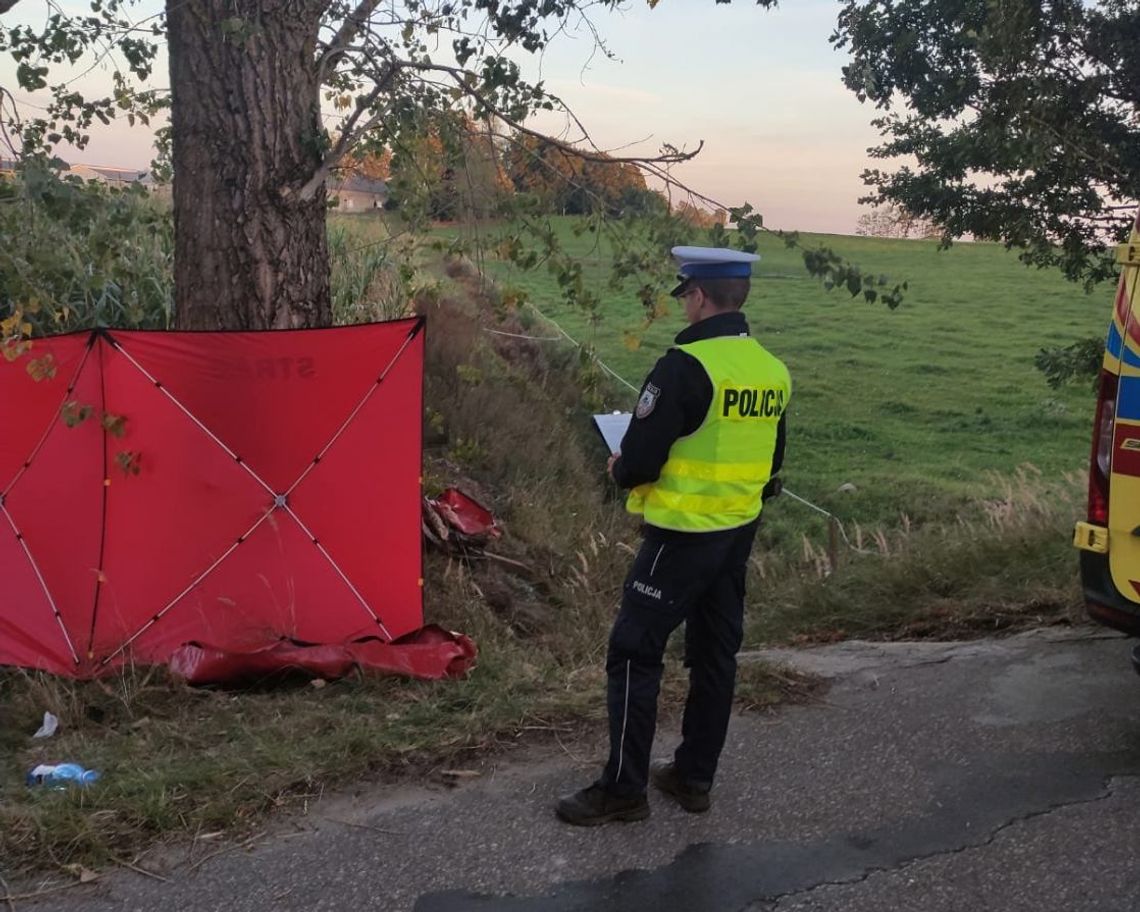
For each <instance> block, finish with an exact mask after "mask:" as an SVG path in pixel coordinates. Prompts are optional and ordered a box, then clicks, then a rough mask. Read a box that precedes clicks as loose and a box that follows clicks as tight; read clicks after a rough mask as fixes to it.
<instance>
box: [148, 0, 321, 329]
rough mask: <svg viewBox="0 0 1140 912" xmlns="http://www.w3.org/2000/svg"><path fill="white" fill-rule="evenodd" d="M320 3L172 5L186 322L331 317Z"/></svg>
mask: <svg viewBox="0 0 1140 912" xmlns="http://www.w3.org/2000/svg"><path fill="white" fill-rule="evenodd" d="M326 5H327V4H326V3H325V2H324V0H242V2H237V3H235V2H233V0H167V3H166V17H167V33H168V34H167V37H168V43H169V51H170V88H171V131H172V135H171V139H172V146H173V162H174V232H175V241H174V294H175V323H176V325H177V326H178V328H180V329H286V328H290V327H299V326H321V325H328V324H329V323H330V322H331V321H332V306H331V301H330V295H329V261H328V242H327V237H326V233H325V200H326V194H325V189H324V187H323V186H322V187H321V188H320V190H319V191H318V192H317V193H316V194H315V195H314V196H313V197H312V198H310V199H308V200H299V199H297V198H296V197H294V196H291V195H290V194H289V193H288V191H289V190H290V189H296V188H298V187H300V186H301V185H303V184H304V183H305V182H306V181H307V180H308V179H309V178H310V177H312V176H313V174H314V173H315V172H316V171H317V169H318V168H319V167H320V163H321V156H322V141H321V137H322V135H323V131H322V126H321V116H320V84H319V80H318V77H317V68H316V65H315V63H314V58H315V55H316V48H317V33H318V27H319V25H320V21H321V11H322V9H323V8H324V7H325V6H326Z"/></svg>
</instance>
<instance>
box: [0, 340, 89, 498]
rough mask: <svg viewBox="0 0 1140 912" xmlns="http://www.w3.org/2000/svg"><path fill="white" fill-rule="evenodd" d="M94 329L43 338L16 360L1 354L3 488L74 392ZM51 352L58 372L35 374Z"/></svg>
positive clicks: (0, 487)
mask: <svg viewBox="0 0 1140 912" xmlns="http://www.w3.org/2000/svg"><path fill="white" fill-rule="evenodd" d="M90 338H91V334H90V333H76V334H74V335H69V336H57V337H55V338H52V339H38V340H36V342H35V344H34V345H33V346H32V348H31V349H30V350H29V351H28V352H27V354H25V355H22V356H21V357H19V358H17V359H16V360H15V361H7V360H5V359H4V358H2V357H0V420H3V422H4V424H3V428H4V432H3V433H2V434H0V491H4V490H6V489H7V488H8V485H9V484H10V483H11V481H12V479H13V478H15V477H16V473H17V472H19V470H20V466H22V465H23V464H24V460H26V459H27V458H28V456H30V455H31V452H32V450H33V449H34V448H35V446H36V444H37V443H38V442H39V440H40V438H41V437H42V436H43V433H44V431H46V430H47V429H48V428H49V427H50V426H51V425H52V424H53V423H54V422H55V420H56V418H57V417H58V415H59V409H60V406H62V405H63V403H64V402H66V401H67V399H68V398H70V397H69V395H68V392H67V388H68V384H69V383H71V380H72V378H73V377H74V376H75V372H76V369H77V368H78V367H79V366H80V364H81V363H82V362H83V356H84V355H85V354H86V353H87V343H88V340H89V339H90ZM48 355H50V357H51V360H52V362H53V363H54V365H55V374H54V376H52V377H50V378H45V379H43V380H33V379H32V377H31V376H29V374H28V366H29V365H30V364H31V363H32V362H33V361H39V360H40V359H42V358H44V357H45V356H48Z"/></svg>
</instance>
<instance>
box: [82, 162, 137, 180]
mask: <svg viewBox="0 0 1140 912" xmlns="http://www.w3.org/2000/svg"><path fill="white" fill-rule="evenodd" d="M77 167H79V168H86V169H87V170H88V171H94V172H95V173H96V174H100V175H102V176H103V177H105V178H107V179H108V180H117V181H128V182H131V183H133V182H134V181H138V180H142V179H143V178H144V177H145V176H146V172H145V171H136V170H134V169H132V168H112V167H110V166H109V165H85V164H82V163H81V162H76V164H74V165H72V169H73V170H74V169H75V168H77Z"/></svg>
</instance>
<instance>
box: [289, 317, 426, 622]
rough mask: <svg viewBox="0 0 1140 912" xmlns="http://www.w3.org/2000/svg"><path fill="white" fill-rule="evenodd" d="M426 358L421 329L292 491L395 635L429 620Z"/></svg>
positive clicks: (298, 509)
mask: <svg viewBox="0 0 1140 912" xmlns="http://www.w3.org/2000/svg"><path fill="white" fill-rule="evenodd" d="M422 359H423V334H422V333H420V334H419V335H417V336H416V338H415V339H413V340H412V343H411V345H409V346H408V349H407V350H406V351H405V352H404V354H403V356H402V357H401V358H400V360H399V361H398V362H397V363H396V364H395V365H394V366H393V368H392V370H391V371H389V373H388V375H387V376H386V378H385V380H384V382H383V383H381V384H380V385H379V386H376V387H375V392H374V393H373V394H372V396H371V397H370V398H369V400H368V401H367V402H366V403H365V405H364V407H363V408H362V409H361V410H360V412H359V413H358V415H357V417H356V419H355V420H354V421H353V422H352V424H351V425H350V426H349V427H348V428H346V429H345V432H344V434H343V435H341V437H340V438H339V439H338V440H337V442H336V444H335V445H334V446H333V447H332V448H331V449H330V450H329V451H328V453H327V454H326V455H325V457H324V458H323V459H322V460H321V462H320V463H319V464H317V465H316V466H314V467H313V469H312V471H311V472H310V473H309V474H308V475H306V476H305V479H304V481H302V482H301V484H300V485H298V486H297V489H296V491H294V493H293V495H292V497H291V498H290V504H291V506H292V508H293V510H294V511H295V513H296V514H297V516H298V517H299V518H300V520H301V522H303V523H304V524H305V526H306V527H307V528H308V529H309V531H311V532H312V533H313V535H314V536H315V537H316V538H317V540H318V541H320V542H321V544H322V545H324V547H325V548H326V549H327V550H328V552H329V554H330V555H331V557H332V559H333V561H334V562H335V563H336V565H337V566H338V567H340V568H341V570H342V571H343V572H344V573H345V575H347V576H348V578H349V579H350V580H352V582H353V584H354V585H355V586H356V587H357V590H358V591H359V592H360V593H361V595H362V596H364V599H365V601H367V602H368V604H369V605H370V606H371V607H372V610H373V611H375V612H376V614H378V615H379V616H380V619H381V620H382V621H383V623H384V627H385V628H386V629H387V630H388V633H389V634H390V635H391V636H392V637H398V636H401V635H402V634H405V633H408V632H409V631H412V630H415V629H417V628H418V627H419V626H420V625H421V624H422V623H423V615H422V608H421V584H420V578H421V576H422V574H423V547H422V542H421V539H420V535H419V532H418V530H419V522H420V502H421V493H420V484H419V478H420V469H421V453H422V445H421V434H422V421H421V420H420V415H421V414H422V408H423V407H422V403H421V377H422V366H421V365H422V363H423V360H422ZM346 478H351V479H354V482H353V486H352V496H351V497H343V496H338V495H337V491H338V490H339V489H341V488H343V486H344V484H345V479H346ZM379 517H383V518H384V522H377V520H378V518H379ZM413 527H414V528H415V529H416V530H417V532H416V534H414V535H413V534H410V532H409V530H410V529H412V528H413ZM370 632H373V631H370ZM300 639H312V637H309V636H301V637H300Z"/></svg>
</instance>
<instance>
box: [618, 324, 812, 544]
mask: <svg viewBox="0 0 1140 912" xmlns="http://www.w3.org/2000/svg"><path fill="white" fill-rule="evenodd" d="M677 348H679V349H680V350H681V351H683V352H686V353H687V354H690V355H692V356H693V357H694V358H696V359H697V360H698V361H699V362H700V363H701V366H702V367H704V369H705V372H706V373H707V374H708V376H709V380H711V381H712V387H713V397H712V402H711V403H710V404H709V410H708V412H707V413H706V414H705V419H704V421H703V422H702V423H701V425H700V427H698V428H697V429H696V431H694V432H693V433H692V434H690V435H689V436H687V437H680V438H678V439H677V440H676V441H674V443H673V446H672V447H670V448H669V458H668V459H667V460H666V462H665V465H664V466H663V467H662V468H661V477H660V478H658V479H657V481H654V482H651V483H649V484H644V485H639V486H638V487H636V488H634V489H633V490H632V491H630V493H629V498H628V500H627V501H626V509H628V510H629V512H630V513H637V514H640V515H642V516H644V518H645V521H646V522H647V523H649V525H651V526H656V527H658V528H660V529H673V530H676V531H679V532H716V531H719V530H722V529H735V528H737V527H738V526H743V525H746V524H747V523H750V522H751V521H752V520H754V519H755V518H756V517H757V516H759V515H760V509H761V506H762V504H761V501H760V492H761V491H762V490H763V489H764V485H765V484H767V483H768V480H769V479H770V478H771V477H772V456H773V454H774V453H775V449H776V425H777V424H778V423H779V420H780V416H781V415H783V414H784V410H785V409H786V408H787V407H788V400H789V399H790V398H791V394H792V379H791V376H790V375H789V374H788V369H787V367H785V366H784V363H783V362H782V361H780V359H779V358H777V357H775V356H774V355H772V354H771V353H770V352H768V351H767V350H765V349H764V347H763V346H762V345H760V343H759V342H757V341H756V340H755V339H753V338H751V337H749V336H718V337H716V338H712V339H702V340H701V341H699V342H690V343H689V344H687V345H678V346H677Z"/></svg>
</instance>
